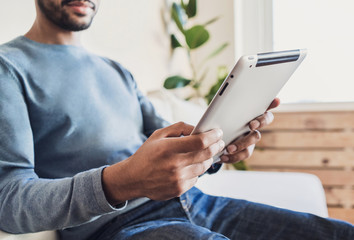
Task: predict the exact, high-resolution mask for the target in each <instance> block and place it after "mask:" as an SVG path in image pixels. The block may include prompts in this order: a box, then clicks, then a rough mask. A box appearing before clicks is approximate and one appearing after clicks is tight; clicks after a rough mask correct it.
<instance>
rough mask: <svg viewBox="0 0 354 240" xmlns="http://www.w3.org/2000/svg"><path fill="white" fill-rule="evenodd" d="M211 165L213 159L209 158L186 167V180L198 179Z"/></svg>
mask: <svg viewBox="0 0 354 240" xmlns="http://www.w3.org/2000/svg"><path fill="white" fill-rule="evenodd" d="M212 164H213V159H212V158H209V159H207V160H205V161H203V162H200V163H195V164H192V165H189V166H187V167H186V168H185V169H186V176H185V177H186V179H190V178H194V177H198V176H200V175H202V174H204V173H205V172H206V171H207V170H208V169H209V168H210V167H211V165H212Z"/></svg>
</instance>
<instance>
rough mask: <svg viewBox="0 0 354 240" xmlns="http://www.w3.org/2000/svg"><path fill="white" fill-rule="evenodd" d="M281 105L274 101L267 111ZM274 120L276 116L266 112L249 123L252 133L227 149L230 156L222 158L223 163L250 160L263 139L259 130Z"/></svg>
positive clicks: (278, 101)
mask: <svg viewBox="0 0 354 240" xmlns="http://www.w3.org/2000/svg"><path fill="white" fill-rule="evenodd" d="M279 104H280V100H279V99H278V98H276V99H274V100H273V102H272V103H271V104H270V106H269V108H268V109H267V111H268V110H270V109H273V108H276V107H278V106H279ZM273 119H274V116H273V114H272V113H271V112H265V113H264V114H263V115H262V116H259V117H257V118H256V119H254V120H252V121H251V122H250V123H249V127H250V129H251V132H249V133H248V134H247V135H246V136H243V137H240V138H238V139H236V140H235V141H234V142H232V143H231V144H229V145H228V146H227V147H226V149H227V151H228V153H229V154H226V155H223V156H221V158H220V159H221V162H223V163H236V162H239V161H242V160H245V159H247V158H249V157H250V156H251V155H252V153H253V150H254V147H255V144H256V143H257V142H258V141H259V140H260V139H261V133H260V132H259V131H258V129H261V128H263V127H265V126H267V125H269V124H270V123H271V122H272V121H273Z"/></svg>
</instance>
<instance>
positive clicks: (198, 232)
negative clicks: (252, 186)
mask: <svg viewBox="0 0 354 240" xmlns="http://www.w3.org/2000/svg"><path fill="white" fill-rule="evenodd" d="M345 231H347V233H345ZM349 231H350V233H349ZM350 234H351V235H350ZM346 235H347V236H348V237H347V238H346ZM224 236H225V237H224ZM353 236H354V229H353V227H350V225H347V224H345V223H343V222H340V221H335V220H328V219H323V218H320V217H317V216H314V215H311V214H307V213H297V212H293V211H289V210H285V209H279V208H274V207H270V206H267V205H263V204H257V203H252V202H248V201H243V200H237V199H230V198H221V197H213V196H209V195H205V194H203V193H202V192H200V191H199V190H198V189H196V188H193V189H191V190H190V191H188V192H187V193H186V194H184V195H182V196H181V197H180V198H175V199H171V200H169V201H163V202H158V201H150V202H147V203H145V204H144V205H142V206H140V207H138V208H136V209H133V210H131V211H129V212H127V213H125V214H123V215H121V216H119V217H117V218H116V219H115V220H113V221H112V222H111V223H110V224H109V225H107V227H106V229H105V230H102V232H101V235H100V236H99V237H96V238H95V239H129V240H135V239H157V240H158V239H176V240H178V239H227V238H229V239H350V238H352V237H353ZM353 239H354V238H353Z"/></svg>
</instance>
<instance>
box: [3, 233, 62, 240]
mask: <svg viewBox="0 0 354 240" xmlns="http://www.w3.org/2000/svg"><path fill="white" fill-rule="evenodd" d="M0 240H58V236H57V233H56V231H45V232H38V233H29V234H9V233H5V232H2V231H0Z"/></svg>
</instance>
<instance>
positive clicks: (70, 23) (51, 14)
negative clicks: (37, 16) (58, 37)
mask: <svg viewBox="0 0 354 240" xmlns="http://www.w3.org/2000/svg"><path fill="white" fill-rule="evenodd" d="M68 2H72V1H70V0H66V1H65V0H64V1H63V3H62V4H61V5H56V4H55V3H54V2H53V1H50V0H37V3H38V7H39V9H40V10H41V12H42V13H43V14H44V16H45V17H46V18H47V19H48V20H49V21H51V22H52V23H54V24H55V25H57V26H58V27H60V28H62V29H64V30H67V31H74V32H77V31H82V30H85V29H88V28H89V27H90V26H91V23H92V20H93V18H94V16H95V14H92V16H91V18H90V19H89V21H87V22H78V21H77V20H76V19H75V17H72V16H70V14H69V13H68V12H66V11H65V9H63V8H62V6H64V5H65V3H68ZM76 15H77V16H78V17H83V16H82V15H80V14H76Z"/></svg>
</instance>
